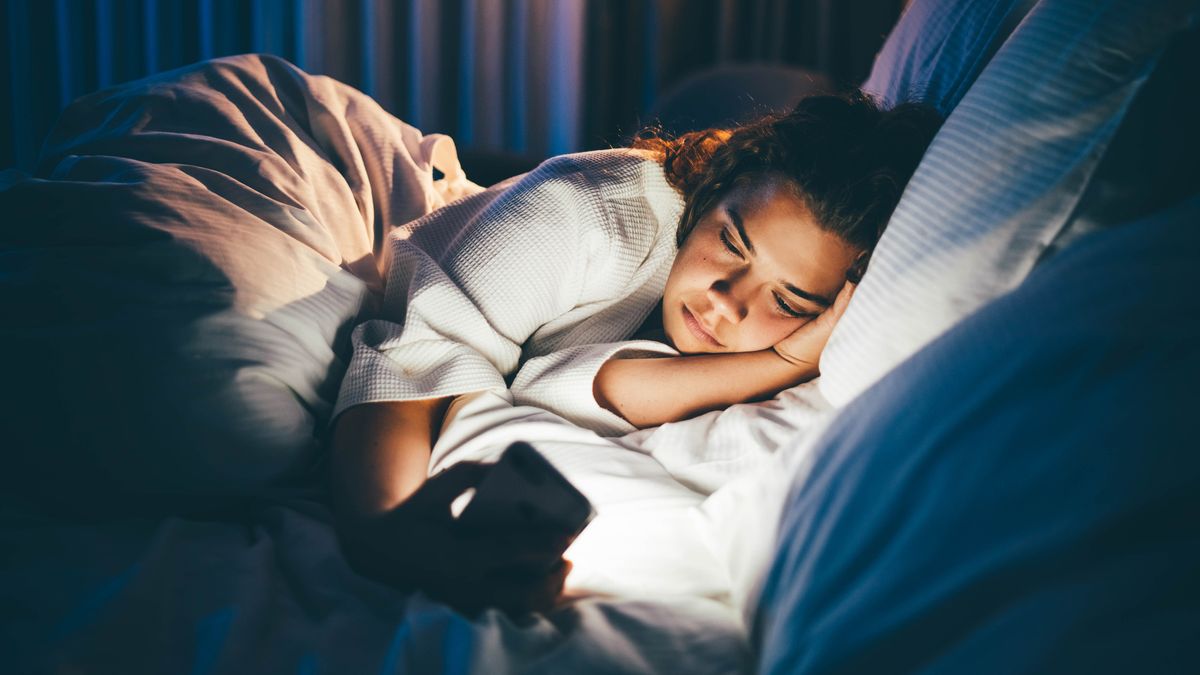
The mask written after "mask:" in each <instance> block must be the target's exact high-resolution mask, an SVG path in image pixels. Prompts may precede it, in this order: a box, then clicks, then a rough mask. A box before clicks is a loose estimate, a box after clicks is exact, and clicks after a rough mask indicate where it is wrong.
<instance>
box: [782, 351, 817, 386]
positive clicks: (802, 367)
mask: <svg viewBox="0 0 1200 675" xmlns="http://www.w3.org/2000/svg"><path fill="white" fill-rule="evenodd" d="M770 351H771V352H772V353H774V354H775V356H777V357H779V358H780V359H781V360H782V361H784V362H785V363H787V364H788V365H789V366H790V367H792V368H794V369H795V370H796V371H797V374H798V375H799V376H801V377H803V378H805V379H806V380H810V379H812V378H814V377H816V376H817V375H819V374H820V372H821V371H820V368H819V364H818V363H816V362H813V361H812V360H810V359H805V358H800V357H797V356H793V355H791V354H789V353H788V352H787V350H784V349H780V348H779V345H775V346H773V347H771V349H770Z"/></svg>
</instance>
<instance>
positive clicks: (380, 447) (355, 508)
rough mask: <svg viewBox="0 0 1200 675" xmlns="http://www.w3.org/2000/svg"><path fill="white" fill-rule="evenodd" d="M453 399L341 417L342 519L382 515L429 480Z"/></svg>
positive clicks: (384, 406) (336, 442)
mask: <svg viewBox="0 0 1200 675" xmlns="http://www.w3.org/2000/svg"><path fill="white" fill-rule="evenodd" d="M449 401H450V399H448V398H440V399H428V400H423V401H388V402H381V403H366V404H363V405H358V406H354V407H353V408H349V409H347V410H346V411H345V412H343V413H342V414H341V416H339V417H338V419H337V421H336V422H335V423H334V428H333V442H332V449H331V452H332V455H331V457H330V469H331V471H330V473H331V480H332V485H331V489H332V493H333V494H332V498H333V501H334V507H335V508H336V509H337V510H338V512H339V514H340V515H343V516H347V517H351V518H365V517H370V516H374V515H379V514H381V513H384V512H386V511H389V510H391V509H392V508H395V507H396V506H397V505H398V504H400V502H402V501H404V500H405V499H407V498H408V496H409V495H411V494H412V493H413V492H414V491H416V489H417V488H419V487H420V486H421V484H422V483H424V482H425V478H426V476H427V474H428V470H429V455H430V452H431V451H432V448H433V443H434V441H435V440H436V437H437V429H438V428H439V427H440V426H441V423H442V418H443V417H444V416H445V413H446V407H447V404H448V403H449Z"/></svg>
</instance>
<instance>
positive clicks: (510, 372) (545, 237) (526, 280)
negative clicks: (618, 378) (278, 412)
mask: <svg viewBox="0 0 1200 675" xmlns="http://www.w3.org/2000/svg"><path fill="white" fill-rule="evenodd" d="M682 209H683V201H682V198H681V196H680V195H679V194H678V193H677V192H676V191H675V190H674V189H673V188H672V187H671V186H670V184H669V183H667V181H666V177H665V176H664V174H663V170H662V167H661V166H660V165H659V164H658V163H657V162H655V161H653V160H651V159H648V158H647V157H645V156H644V155H642V154H640V153H637V152H635V151H631V150H604V151H597V152H589V153H582V154H576V155H565V156H562V157H556V158H554V159H551V160H548V161H547V162H545V163H543V164H542V165H541V166H540V167H538V168H537V169H536V170H534V171H533V172H531V173H529V174H527V175H525V176H523V177H521V178H519V179H516V180H514V181H509V182H507V183H506V184H501V185H499V186H495V187H493V188H491V189H488V190H486V191H483V192H480V193H478V194H475V195H472V196H470V197H467V198H465V199H462V200H460V201H458V202H455V203H454V204H451V205H449V206H447V207H446V208H443V209H441V210H439V211H436V212H434V213H432V214H430V215H428V216H426V217H424V218H422V219H420V220H417V221H415V222H413V223H411V224H409V225H407V226H404V227H402V228H400V229H399V230H398V231H396V232H395V233H393V234H392V235H391V240H390V245H389V248H388V257H387V260H386V261H385V262H386V264H387V265H388V271H387V281H386V288H385V294H384V302H383V307H382V313H381V317H382V318H380V319H375V320H371V321H368V322H366V323H364V324H362V325H361V326H359V327H358V328H356V329H355V330H354V333H353V335H352V342H353V347H354V354H353V358H352V361H351V363H350V367H349V369H348V371H347V373H346V377H345V379H344V380H343V381H342V388H341V394H340V396H339V398H338V403H337V407H336V409H335V412H334V415H335V416H336V415H337V414H338V413H340V412H341V411H342V410H345V409H346V408H348V407H350V406H354V405H358V404H362V403H368V402H375V401H406V400H418V399H426V398H435V397H443V396H456V395H460V394H465V393H469V392H475V391H483V390H503V389H505V388H506V387H507V382H508V381H512V383H513V388H512V393H513V397H514V400H515V401H516V402H517V403H523V404H529V405H536V406H539V407H541V408H544V409H546V410H549V411H551V412H554V413H557V414H559V415H562V416H563V417H565V418H567V419H569V420H571V421H573V422H576V423H578V424H581V425H584V426H587V427H589V428H592V429H594V430H596V431H597V432H600V433H607V434H615V433H623V432H627V431H630V430H632V429H633V427H632V426H631V425H629V424H628V423H627V422H625V421H624V420H623V419H621V418H620V417H619V416H617V415H615V414H613V413H611V412H609V411H607V410H605V409H603V408H601V407H600V406H599V405H598V404H597V403H596V401H595V398H594V396H593V394H592V381H593V379H594V377H595V373H596V371H597V370H598V369H599V367H600V366H601V365H602V364H603V363H604V361H606V360H607V359H608V358H611V357H612V356H614V355H616V354H618V353H621V352H623V351H625V352H629V351H632V352H638V353H646V352H653V353H665V354H674V353H675V352H674V350H672V349H670V348H669V347H667V346H666V345H663V344H660V343H655V342H650V341H634V342H624V343H623V342H620V341H622V340H625V339H626V338H628V337H629V336H630V335H632V334H633V333H634V331H636V330H637V328H638V326H640V325H641V323H642V322H643V321H644V320H645V319H646V317H647V316H648V315H649V313H650V312H651V311H652V310H653V309H654V307H655V305H656V304H657V302H658V300H659V299H660V298H661V297H662V291H663V287H664V285H665V283H666V279H667V275H668V273H669V272H670V269H671V263H672V262H673V260H674V257H675V231H676V227H677V225H678V222H679V216H680V214H681V212H682ZM526 361H529V365H528V368H527V369H526V370H525V371H524V372H522V373H520V374H517V370H518V368H519V367H520V366H521V364H523V363H524V362H526ZM514 375H516V377H515V379H514V377H513V376H514Z"/></svg>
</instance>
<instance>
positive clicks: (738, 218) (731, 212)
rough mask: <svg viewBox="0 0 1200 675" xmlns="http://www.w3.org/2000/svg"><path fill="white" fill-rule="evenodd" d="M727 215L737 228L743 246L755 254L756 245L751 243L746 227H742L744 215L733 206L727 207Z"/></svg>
mask: <svg viewBox="0 0 1200 675" xmlns="http://www.w3.org/2000/svg"><path fill="white" fill-rule="evenodd" d="M725 215H726V216H729V220H730V221H731V222H732V223H733V226H734V227H736V228H737V233H738V236H739V237H741V238H742V244H744V245H745V246H746V250H747V251H750V253H751V254H753V253H754V244H752V243H750V237H748V236H746V226H745V225H742V214H740V213H738V212H737V209H735V208H733V207H732V206H726V207H725Z"/></svg>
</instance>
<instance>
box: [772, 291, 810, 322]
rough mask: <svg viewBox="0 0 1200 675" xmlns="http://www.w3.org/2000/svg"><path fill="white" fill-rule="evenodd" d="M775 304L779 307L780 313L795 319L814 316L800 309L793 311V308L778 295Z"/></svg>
mask: <svg viewBox="0 0 1200 675" xmlns="http://www.w3.org/2000/svg"><path fill="white" fill-rule="evenodd" d="M775 304H776V305H778V306H779V311H781V312H783V313H784V314H786V315H788V316H790V317H792V318H793V319H803V318H805V317H812V314H811V313H809V312H802V311H800V310H798V309H793V308H792V306H791V305H789V304H787V302H786V301H784V299H783V298H782V297H780V295H779V294H778V293H776V294H775Z"/></svg>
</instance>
